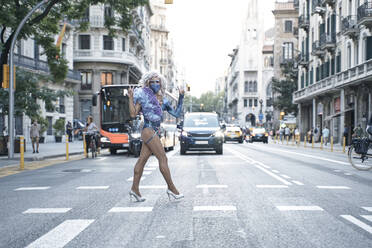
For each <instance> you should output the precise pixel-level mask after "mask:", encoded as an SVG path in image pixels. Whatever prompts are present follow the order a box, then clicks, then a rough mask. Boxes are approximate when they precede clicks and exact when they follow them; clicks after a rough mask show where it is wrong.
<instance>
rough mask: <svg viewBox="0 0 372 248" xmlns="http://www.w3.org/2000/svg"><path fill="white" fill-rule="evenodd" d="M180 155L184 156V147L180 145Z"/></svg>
mask: <svg viewBox="0 0 372 248" xmlns="http://www.w3.org/2000/svg"><path fill="white" fill-rule="evenodd" d="M180 154H181V155H185V154H186V147H185V146H184V145H182V144H181V149H180Z"/></svg>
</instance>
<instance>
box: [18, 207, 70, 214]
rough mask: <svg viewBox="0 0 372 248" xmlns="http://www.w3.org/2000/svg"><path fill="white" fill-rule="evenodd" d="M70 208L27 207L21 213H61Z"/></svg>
mask: <svg viewBox="0 0 372 248" xmlns="http://www.w3.org/2000/svg"><path fill="white" fill-rule="evenodd" d="M70 210H71V208H29V209H27V210H26V211H24V212H23V214H63V213H67V212H68V211H70Z"/></svg>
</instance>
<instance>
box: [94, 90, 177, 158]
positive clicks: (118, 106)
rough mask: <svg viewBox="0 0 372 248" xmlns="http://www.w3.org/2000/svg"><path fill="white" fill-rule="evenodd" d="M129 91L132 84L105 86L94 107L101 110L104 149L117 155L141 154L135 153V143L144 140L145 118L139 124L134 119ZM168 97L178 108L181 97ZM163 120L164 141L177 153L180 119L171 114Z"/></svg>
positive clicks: (167, 146)
mask: <svg viewBox="0 0 372 248" xmlns="http://www.w3.org/2000/svg"><path fill="white" fill-rule="evenodd" d="M131 86H132V85H131ZM128 88H129V85H107V86H102V88H101V90H100V91H99V92H98V94H96V95H94V96H93V105H94V106H97V105H98V107H99V111H100V121H99V129H100V134H101V140H100V141H101V142H100V143H101V148H108V149H109V150H110V153H111V154H116V152H117V151H118V150H128V152H132V153H134V154H135V155H136V154H137V155H139V154H138V152H139V151H137V149H136V150H135V151H133V149H132V148H133V146H132V144H131V141H133V140H140V137H141V133H140V131H141V126H142V124H143V116H140V117H139V118H137V120H138V119H139V120H141V121H139V122H138V121H132V120H131V117H130V113H129V98H128ZM165 94H166V97H167V99H168V100H169V101H170V102H171V105H172V106H173V107H175V106H176V104H177V98H176V97H175V96H173V95H172V94H171V93H170V92H168V91H166V93H165ZM163 120H164V122H163V123H162V125H161V138H160V140H161V142H162V144H163V146H164V149H165V150H173V148H174V147H175V146H176V144H177V141H178V138H177V128H176V124H177V123H176V122H177V120H176V118H174V117H173V116H171V115H170V114H168V113H167V112H164V116H163ZM135 123H136V124H135ZM133 124H135V125H133Z"/></svg>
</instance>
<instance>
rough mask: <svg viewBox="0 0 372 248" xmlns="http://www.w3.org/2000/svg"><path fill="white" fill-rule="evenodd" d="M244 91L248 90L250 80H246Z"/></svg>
mask: <svg viewBox="0 0 372 248" xmlns="http://www.w3.org/2000/svg"><path fill="white" fill-rule="evenodd" d="M244 92H248V81H245V82H244Z"/></svg>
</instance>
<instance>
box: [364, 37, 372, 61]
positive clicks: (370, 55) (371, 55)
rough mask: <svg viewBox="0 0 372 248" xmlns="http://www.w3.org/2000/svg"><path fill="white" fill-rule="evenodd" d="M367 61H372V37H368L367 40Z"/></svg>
mask: <svg viewBox="0 0 372 248" xmlns="http://www.w3.org/2000/svg"><path fill="white" fill-rule="evenodd" d="M365 51H366V53H365V59H366V60H370V59H372V36H367V37H366V39H365Z"/></svg>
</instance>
